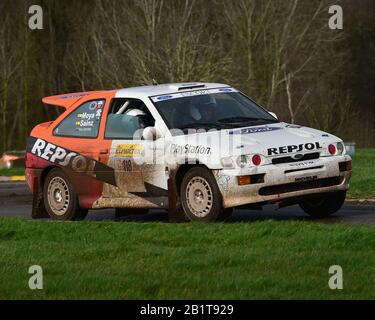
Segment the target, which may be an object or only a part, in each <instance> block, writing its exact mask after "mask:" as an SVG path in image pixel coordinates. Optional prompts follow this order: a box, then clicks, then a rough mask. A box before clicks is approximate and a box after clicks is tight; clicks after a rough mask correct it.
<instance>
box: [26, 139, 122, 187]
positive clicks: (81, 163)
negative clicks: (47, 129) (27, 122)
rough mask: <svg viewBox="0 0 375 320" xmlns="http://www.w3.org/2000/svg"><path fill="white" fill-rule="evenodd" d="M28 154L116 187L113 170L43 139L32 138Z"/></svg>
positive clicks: (28, 145)
mask: <svg viewBox="0 0 375 320" xmlns="http://www.w3.org/2000/svg"><path fill="white" fill-rule="evenodd" d="M27 152H29V153H31V154H33V155H35V156H37V157H39V158H41V159H44V160H46V161H49V162H52V163H54V164H56V165H59V166H62V167H65V168H67V169H69V170H72V171H75V172H77V173H82V174H86V175H89V176H91V177H93V178H95V179H97V180H101V181H104V182H106V183H109V184H112V185H116V180H115V176H114V170H113V168H111V167H108V166H107V165H105V164H103V163H101V162H98V161H96V160H94V159H91V158H88V157H86V156H83V155H81V154H78V153H77V152H74V151H70V150H68V149H65V148H62V147H59V146H56V145H55V144H53V143H50V142H47V141H45V140H43V139H39V138H38V139H37V138H34V137H30V138H29V139H28V143H27Z"/></svg>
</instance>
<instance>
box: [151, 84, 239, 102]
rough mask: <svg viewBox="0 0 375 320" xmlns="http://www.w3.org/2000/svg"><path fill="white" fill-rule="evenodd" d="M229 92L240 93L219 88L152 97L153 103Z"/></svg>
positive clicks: (228, 88) (232, 89) (230, 89)
mask: <svg viewBox="0 0 375 320" xmlns="http://www.w3.org/2000/svg"><path fill="white" fill-rule="evenodd" d="M227 92H238V91H237V90H236V89H234V88H230V87H227V88H218V89H199V90H192V91H186V92H179V93H171V94H163V95H160V96H154V97H151V99H152V101H153V102H160V101H165V100H171V99H177V98H184V97H192V96H202V95H206V94H214V93H227Z"/></svg>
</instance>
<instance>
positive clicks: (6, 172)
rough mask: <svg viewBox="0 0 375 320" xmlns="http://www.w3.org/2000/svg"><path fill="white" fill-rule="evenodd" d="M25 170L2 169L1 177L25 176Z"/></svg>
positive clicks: (0, 171)
mask: <svg viewBox="0 0 375 320" xmlns="http://www.w3.org/2000/svg"><path fill="white" fill-rule="evenodd" d="M24 175H25V168H23V167H21V168H10V169H6V168H4V169H1V170H0V176H5V177H11V176H24Z"/></svg>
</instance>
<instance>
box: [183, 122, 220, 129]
mask: <svg viewBox="0 0 375 320" xmlns="http://www.w3.org/2000/svg"><path fill="white" fill-rule="evenodd" d="M205 127H206V128H207V127H209V128H220V129H222V128H223V124H221V123H217V122H192V123H187V124H184V125H182V126H180V129H189V128H205Z"/></svg>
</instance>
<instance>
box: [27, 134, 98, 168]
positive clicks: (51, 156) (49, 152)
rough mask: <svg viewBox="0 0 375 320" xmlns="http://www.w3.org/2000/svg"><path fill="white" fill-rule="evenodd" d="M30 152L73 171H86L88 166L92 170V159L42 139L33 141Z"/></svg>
mask: <svg viewBox="0 0 375 320" xmlns="http://www.w3.org/2000/svg"><path fill="white" fill-rule="evenodd" d="M31 153H32V154H35V155H36V156H38V157H40V158H42V159H44V160H47V161H49V162H53V163H55V164H58V165H60V166H63V167H70V168H71V169H72V170H74V171H83V172H86V171H87V170H88V169H89V168H91V170H92V169H93V166H94V163H95V160H93V159H90V158H87V157H84V156H82V155H79V154H77V153H76V152H73V151H68V150H66V149H64V148H61V147H58V146H56V145H54V144H53V143H50V142H46V141H44V140H42V139H37V140H36V141H35V143H34V145H33V147H32V149H31Z"/></svg>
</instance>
